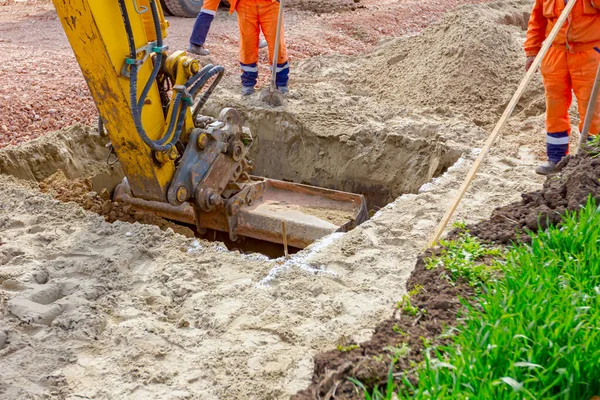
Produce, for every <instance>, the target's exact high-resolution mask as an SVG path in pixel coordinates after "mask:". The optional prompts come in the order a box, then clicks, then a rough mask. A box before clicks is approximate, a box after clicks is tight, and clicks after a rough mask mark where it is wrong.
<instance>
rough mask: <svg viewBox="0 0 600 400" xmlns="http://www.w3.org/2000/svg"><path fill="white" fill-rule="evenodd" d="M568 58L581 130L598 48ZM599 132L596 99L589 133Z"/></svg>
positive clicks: (599, 61)
mask: <svg viewBox="0 0 600 400" xmlns="http://www.w3.org/2000/svg"><path fill="white" fill-rule="evenodd" d="M568 59H569V71H570V72H571V80H572V82H573V91H574V92H575V96H576V97H577V106H578V107H579V116H580V118H581V123H580V124H579V131H580V132H581V131H583V123H584V121H585V116H586V114H587V109H588V104H589V102H590V96H591V94H592V88H593V86H594V81H595V80H596V74H597V72H598V64H600V49H598V50H596V49H592V50H589V51H582V52H579V53H574V54H569V55H568ZM599 132H600V99H599V100H598V101H597V103H596V107H595V109H594V116H593V117H592V126H591V127H590V135H597V134H598V133H599Z"/></svg>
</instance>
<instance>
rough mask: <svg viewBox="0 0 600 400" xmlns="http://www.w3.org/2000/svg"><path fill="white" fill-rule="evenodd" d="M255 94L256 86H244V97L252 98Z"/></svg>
mask: <svg viewBox="0 0 600 400" xmlns="http://www.w3.org/2000/svg"><path fill="white" fill-rule="evenodd" d="M252 94H254V86H242V96H250V95H252Z"/></svg>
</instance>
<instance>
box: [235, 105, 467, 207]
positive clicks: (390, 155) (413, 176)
mask: <svg viewBox="0 0 600 400" xmlns="http://www.w3.org/2000/svg"><path fill="white" fill-rule="evenodd" d="M244 115H245V120H246V122H245V123H246V124H247V125H248V126H249V127H250V128H251V130H252V132H253V134H254V135H255V143H254V145H253V147H252V150H251V157H252V158H253V160H254V161H255V163H256V170H255V172H254V174H256V175H260V176H267V177H269V178H274V179H281V180H289V181H293V182H297V183H305V184H309V185H314V186H320V187H326V188H330V189H336V190H342V191H346V192H352V193H362V194H364V195H365V196H366V197H367V202H368V203H369V206H370V207H382V206H384V205H386V204H388V203H390V202H392V201H393V200H394V199H396V198H397V197H399V196H401V195H402V194H405V193H416V192H418V190H419V188H420V187H421V186H423V184H425V183H427V182H429V181H430V180H431V179H432V178H434V177H437V176H439V175H441V174H442V173H444V172H445V171H446V170H447V169H448V168H449V167H450V166H452V165H454V163H455V162H456V161H457V160H458V159H459V158H460V156H461V152H460V151H458V150H454V149H451V148H449V147H447V146H446V145H445V144H443V143H440V142H439V141H438V140H433V139H432V140H430V139H427V138H422V137H409V135H404V134H403V133H402V132H397V131H393V130H391V129H390V130H389V131H385V132H381V131H379V130H373V131H370V130H369V129H368V128H367V129H364V130H361V131H360V132H348V134H342V135H338V136H336V135H328V132H314V131H312V130H310V129H309V128H307V127H306V126H305V125H303V124H302V123H301V122H300V121H299V120H298V119H296V118H295V116H294V115H292V114H289V113H286V112H281V111H265V110H260V109H258V110H257V109H250V110H246V111H245V112H244ZM413 136H415V135H413ZM424 136H429V137H430V138H431V137H432V136H435V135H424Z"/></svg>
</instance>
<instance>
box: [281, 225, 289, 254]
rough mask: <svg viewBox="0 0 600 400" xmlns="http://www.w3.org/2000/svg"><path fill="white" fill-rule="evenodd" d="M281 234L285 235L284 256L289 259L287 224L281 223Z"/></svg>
mask: <svg viewBox="0 0 600 400" xmlns="http://www.w3.org/2000/svg"><path fill="white" fill-rule="evenodd" d="M281 233H282V234H283V254H284V255H285V257H286V258H287V256H288V255H289V253H288V244H287V232H286V231H285V222H284V221H281Z"/></svg>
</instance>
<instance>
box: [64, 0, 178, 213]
mask: <svg viewBox="0 0 600 400" xmlns="http://www.w3.org/2000/svg"><path fill="white" fill-rule="evenodd" d="M133 1H139V4H138V9H139V7H140V6H149V4H148V0H130V1H127V2H126V4H127V11H128V13H129V17H130V20H131V26H132V30H133V35H134V39H135V45H136V48H138V49H139V48H140V47H143V46H145V45H146V44H147V43H148V42H150V41H152V40H153V39H152V37H150V38H148V32H149V29H147V26H148V23H149V22H148V20H147V18H148V16H150V17H151V10H150V9H148V11H147V12H146V13H143V14H138V13H137V12H136V7H135V6H134V3H133ZM53 2H54V6H55V7H56V12H57V14H58V17H59V19H60V21H61V23H62V25H63V28H64V30H65V33H66V34H67V37H68V39H69V42H70V44H71V47H72V48H73V51H74V53H75V56H76V57H77V61H78V62H79V66H80V67H81V70H82V72H83V75H84V77H85V79H86V81H87V83H88V86H89V88H90V91H91V93H92V96H93V98H94V101H95V103H96V106H97V108H98V110H99V112H100V115H101V117H102V120H103V122H104V124H105V126H106V129H107V131H108V135H109V137H110V140H111V143H112V145H113V147H114V149H115V153H116V155H117V157H118V159H119V161H120V162H121V165H122V166H123V170H124V172H125V174H126V176H127V179H128V181H129V184H130V186H131V189H132V191H133V194H134V195H135V196H136V197H140V198H143V199H147V200H157V201H167V200H166V193H167V189H168V186H169V183H170V182H171V180H172V178H173V175H174V172H175V165H174V163H173V161H172V160H167V162H165V163H158V162H157V161H156V160H155V158H154V156H153V154H152V151H151V150H150V148H149V147H148V146H146V144H145V143H144V142H143V141H142V139H141V138H140V137H139V135H138V133H137V131H136V128H135V124H134V120H133V117H132V115H131V105H130V101H129V84H130V82H129V79H128V78H127V77H124V76H122V75H121V70H122V68H123V66H124V64H125V58H126V57H128V54H129V48H128V43H127V35H126V32H125V26H124V23H123V18H122V15H121V12H120V9H119V4H118V2H117V1H116V0H53ZM158 7H160V4H158ZM160 13H161V15H162V11H161V12H160ZM163 21H164V19H163ZM150 23H151V21H150ZM163 26H164V27H165V29H166V23H164V22H163ZM152 32H153V30H152ZM151 39H152V40H151ZM138 56H140V55H139V54H138ZM152 64H153V63H152V58H151V57H148V58H147V59H146V61H145V62H144V64H143V65H142V66H140V69H139V73H138V93H141V91H142V89H143V86H144V84H145V83H146V81H147V80H148V79H149V77H150V74H151V72H152ZM142 124H143V126H144V128H145V130H146V133H147V135H148V136H149V137H150V138H151V139H153V140H157V139H159V138H161V137H162V135H163V132H164V131H165V130H166V126H165V125H166V120H165V115H164V112H163V109H162V104H161V101H160V95H159V91H158V86H157V85H156V84H154V86H153V87H152V88H151V90H150V93H149V94H148V97H147V101H146V104H145V105H144V106H143V112H142Z"/></svg>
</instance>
